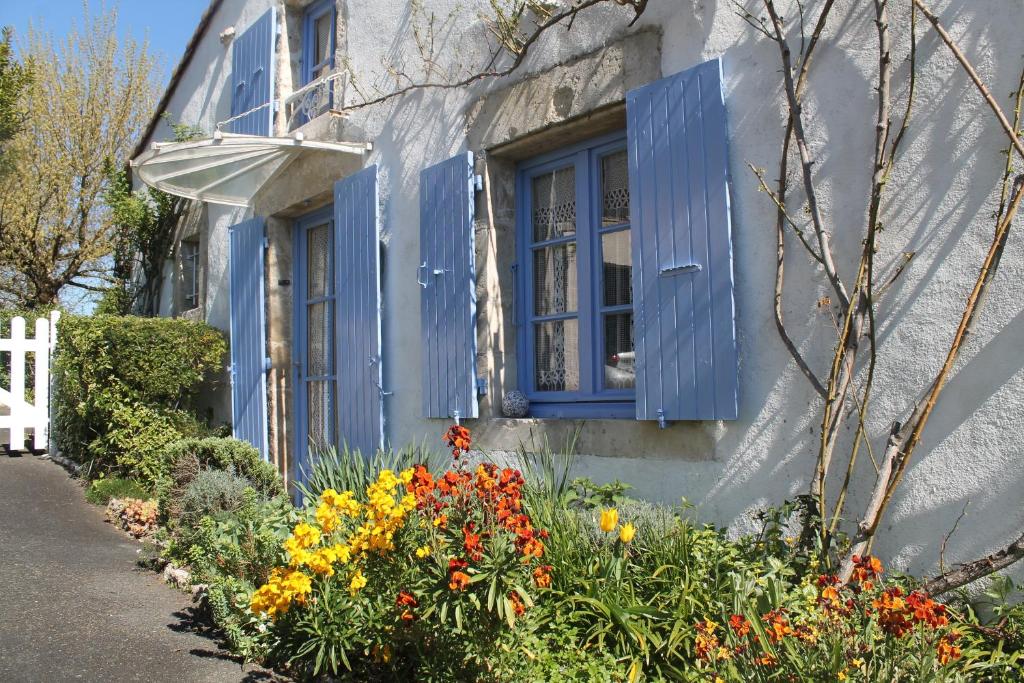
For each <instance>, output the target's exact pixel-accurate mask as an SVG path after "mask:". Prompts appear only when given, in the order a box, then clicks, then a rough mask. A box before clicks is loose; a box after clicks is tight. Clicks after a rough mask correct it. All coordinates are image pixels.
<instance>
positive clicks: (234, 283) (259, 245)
mask: <svg viewBox="0 0 1024 683" xmlns="http://www.w3.org/2000/svg"><path fill="white" fill-rule="evenodd" d="M263 231H264V222H263V219H262V218H252V219H250V220H247V221H243V222H242V223H239V224H238V225H233V226H231V228H229V229H228V240H229V242H230V254H229V256H228V268H229V275H230V284H231V295H230V306H231V426H232V433H233V434H234V436H235V438H237V439H242V440H244V441H248V442H249V443H251V444H252V445H253V446H255V447H256V448H257V449H258V450H259V452H260V455H262V456H263V458H264V459H266V458H267V383H266V371H267V370H268V369H269V368H270V359H269V358H267V354H266V349H267V337H266V325H265V324H264V321H265V313H264V290H263V249H264V239H263Z"/></svg>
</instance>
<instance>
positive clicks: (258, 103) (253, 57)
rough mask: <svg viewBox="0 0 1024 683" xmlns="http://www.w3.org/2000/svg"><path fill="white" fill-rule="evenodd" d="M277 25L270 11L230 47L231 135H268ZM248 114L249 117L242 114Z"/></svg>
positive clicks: (271, 10)
mask: <svg viewBox="0 0 1024 683" xmlns="http://www.w3.org/2000/svg"><path fill="white" fill-rule="evenodd" d="M276 34H277V21H276V16H275V14H274V9H273V8H271V9H269V10H267V12H266V13H265V14H264V15H263V16H261V17H260V18H259V19H257V20H256V21H255V22H253V24H252V25H251V26H250V27H249V28H247V29H246V30H245V31H243V32H242V33H241V34H240V35H238V36H237V37H236V38H235V40H234V42H232V43H231V116H232V117H235V116H238V115H239V114H245V116H242V117H241V118H239V119H235V120H234V121H232V122H231V123H230V124H229V125H228V131H229V132H231V133H244V134H246V135H263V136H268V135H270V131H271V130H272V129H273V120H274V107H273V104H272V103H271V98H272V97H273V96H274V95H273V94H274V38H275V36H276ZM246 112H249V113H246Z"/></svg>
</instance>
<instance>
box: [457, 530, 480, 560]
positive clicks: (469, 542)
mask: <svg viewBox="0 0 1024 683" xmlns="http://www.w3.org/2000/svg"><path fill="white" fill-rule="evenodd" d="M473 529H474V525H473V522H470V523H469V524H468V525H466V526H465V527H463V528H462V536H463V539H464V540H463V543H462V545H463V547H465V549H466V554H467V555H469V559H471V560H473V561H474V562H479V561H480V559H481V558H482V557H483V546H482V545H481V544H480V534H474V533H473Z"/></svg>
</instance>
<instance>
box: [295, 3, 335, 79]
mask: <svg viewBox="0 0 1024 683" xmlns="http://www.w3.org/2000/svg"><path fill="white" fill-rule="evenodd" d="M334 17H335V11H334V0H321V2H316V3H314V4H312V5H310V6H309V7H308V8H307V9H306V12H305V16H304V18H303V29H302V44H303V58H302V85H305V84H307V83H310V82H311V81H315V80H316V79H317V78H320V77H321V76H323V75H324V74H326V73H328V72H329V71H330V70H331V69H332V68H333V67H334Z"/></svg>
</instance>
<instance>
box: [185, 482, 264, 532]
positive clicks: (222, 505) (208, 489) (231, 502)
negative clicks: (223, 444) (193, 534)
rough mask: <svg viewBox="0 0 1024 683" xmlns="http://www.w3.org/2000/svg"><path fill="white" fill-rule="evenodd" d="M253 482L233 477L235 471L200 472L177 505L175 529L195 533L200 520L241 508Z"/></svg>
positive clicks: (186, 488)
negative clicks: (185, 529)
mask: <svg viewBox="0 0 1024 683" xmlns="http://www.w3.org/2000/svg"><path fill="white" fill-rule="evenodd" d="M251 488H252V482H250V481H249V480H248V479H246V478H245V477H240V476H238V475H237V474H235V471H234V468H233V467H231V468H229V469H228V470H227V471H225V470H211V469H205V468H204V469H202V470H200V471H199V474H197V475H196V476H195V477H194V478H193V479H192V481H190V482H189V484H188V486H186V487H185V491H184V493H183V494H182V496H181V500H180V501H179V502H178V525H179V526H181V527H183V528H188V529H194V528H195V527H197V526H198V525H199V521H200V520H201V519H202V518H203V517H207V516H217V515H220V514H223V513H231V512H234V511H235V510H237V509H238V508H240V507H241V506H242V501H243V500H244V497H245V490H246V489H251Z"/></svg>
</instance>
